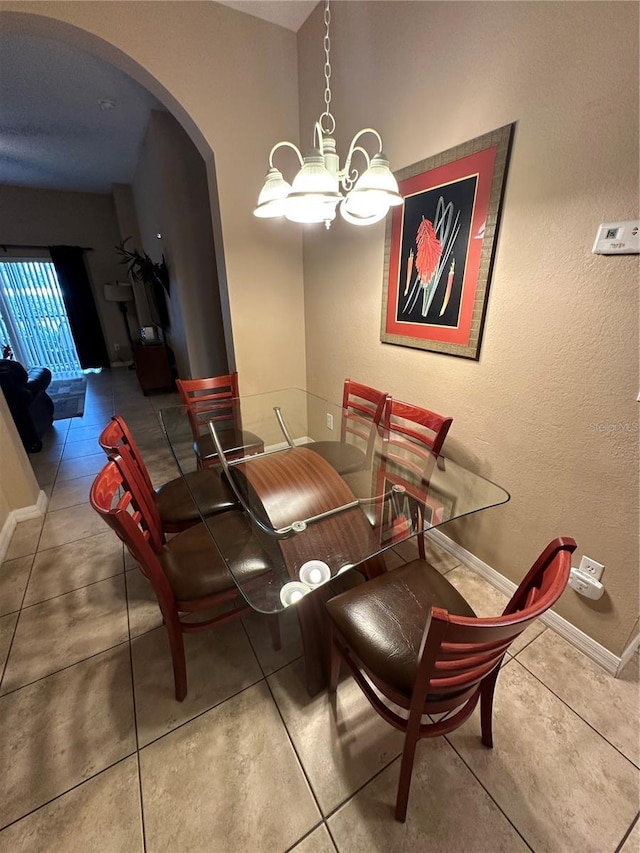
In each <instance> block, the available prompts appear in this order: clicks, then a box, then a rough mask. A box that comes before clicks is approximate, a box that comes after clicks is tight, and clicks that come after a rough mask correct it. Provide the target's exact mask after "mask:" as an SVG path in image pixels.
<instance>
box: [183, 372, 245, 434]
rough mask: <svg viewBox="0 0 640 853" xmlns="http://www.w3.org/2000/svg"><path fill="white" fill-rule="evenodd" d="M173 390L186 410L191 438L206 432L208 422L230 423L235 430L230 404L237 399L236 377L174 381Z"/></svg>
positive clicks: (234, 407)
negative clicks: (175, 390) (223, 421)
mask: <svg viewBox="0 0 640 853" xmlns="http://www.w3.org/2000/svg"><path fill="white" fill-rule="evenodd" d="M176 387H177V389H178V392H179V394H180V397H181V399H182V402H183V403H184V405H185V406H186V409H187V415H188V417H189V423H190V424H191V430H192V432H193V436H194V438H197V437H198V436H199V435H201V434H202V433H203V432H204V431H206V429H207V425H208V423H209V421H211V420H217V421H219V420H225V421H229V423H230V425H231V426H235V427H238V413H237V404H236V405H233V404H232V403H231V402H230V401H231V400H235V399H237V398H238V397H239V396H240V395H239V390H238V374H237V373H227V374H224V375H222V376H210V377H207V378H206V379H177V380H176Z"/></svg>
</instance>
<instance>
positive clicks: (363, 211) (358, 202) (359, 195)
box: [340, 153, 402, 225]
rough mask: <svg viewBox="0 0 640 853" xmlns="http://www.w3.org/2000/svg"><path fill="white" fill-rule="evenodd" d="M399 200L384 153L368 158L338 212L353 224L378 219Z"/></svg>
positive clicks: (394, 180)
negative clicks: (366, 164)
mask: <svg viewBox="0 0 640 853" xmlns="http://www.w3.org/2000/svg"><path fill="white" fill-rule="evenodd" d="M399 204H402V196H401V195H400V193H399V191H398V182H397V181H396V179H395V177H394V176H393V173H392V171H391V169H390V168H389V161H388V160H387V159H386V158H385V156H384V154H382V153H380V154H377V155H376V156H375V157H373V158H372V159H371V165H370V166H369V168H368V169H367V170H366V172H364V173H363V174H362V175H361V176H360V177H359V178H358V180H357V181H356V184H355V186H354V188H353V189H352V190H351V191H350V192H349V193H348V194H347V198H346V199H345V201H344V203H343V205H342V207H341V209H340V212H341V213H342V215H343V217H344V218H345V219H346V220H347V221H348V222H351V223H353V224H355V225H369V224H371V223H373V222H379V221H380V220H381V219H384V217H385V216H386V215H387V212H388V210H389V208H390V207H394V206H396V205H399Z"/></svg>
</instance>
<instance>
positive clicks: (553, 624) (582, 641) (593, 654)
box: [428, 528, 640, 676]
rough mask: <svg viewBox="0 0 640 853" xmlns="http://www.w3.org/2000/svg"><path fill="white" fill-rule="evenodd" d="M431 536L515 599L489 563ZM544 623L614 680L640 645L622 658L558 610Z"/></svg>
mask: <svg viewBox="0 0 640 853" xmlns="http://www.w3.org/2000/svg"><path fill="white" fill-rule="evenodd" d="M428 536H429V538H431V539H433V541H434V542H435V543H436V544H438V545H439V546H440V547H441V548H443V549H444V550H445V551H447V552H448V553H449V554H451V555H452V556H454V557H456V559H458V560H460V562H461V563H464V565H465V566H467V567H468V568H469V569H471V570H472V571H474V572H476V574H478V575H480V576H481V577H482V578H484V579H485V580H486V581H487V582H488V583H490V584H491V586H493V587H495V588H496V589H497V590H499V591H500V592H504V593H505V594H506V595H508V596H512V595H513V593H514V592H515V591H516V589H517V588H518V587H517V584H515V583H514V582H513V581H510V580H509V579H508V578H505V576H504V575H501V574H500V573H499V572H497V571H496V570H495V569H493V568H492V567H491V566H489V565H487V563H485V562H483V561H482V560H480V559H479V558H478V557H476V556H475V554H472V553H471V552H470V551H467V549H466V548H463V547H462V545H458V543H457V542H454V541H453V539H450V538H449V537H448V536H446V535H445V534H444V533H443V532H442V531H441V530H438V529H436V528H434V529H432V530H429V531H428ZM540 619H541V621H542V622H544V624H545V625H548V626H549V628H553V630H554V631H556V633H558V634H560V636H561V637H564V639H565V640H567V641H568V642H569V643H571V645H573V646H575V647H576V648H577V649H579V650H580V651H581V652H583V653H584V654H585V655H586V656H587V657H589V658H591V660H592V661H595V663H597V664H599V665H600V666H601V667H602V668H603V669H605V670H606V671H607V672H609V673H611V675H613V676H617V675H618V674H619V673H620V672H621V671H622V668H623V667H624V665H625V664H626V663H627V662H628V660H629V659H630V658H631V657H632V655H633V653H634V652H635V650H636V649H637V648H638V645H639V644H640V636H638V637H636V638H635V640H632V642H631V643H630V644H629V645H628V646H627V648H626V649H625V650H624V652H623V654H622V657H618V656H617V655H614V654H613V652H610V651H609V649H605V647H604V646H602V645H600V643H598V642H596V640H594V639H593V638H592V637H590V636H589V635H588V634H585V633H584V631H581V630H580V629H579V628H576V626H575V625H572V624H571V622H569V621H567V620H566V619H565V618H564V617H562V616H559V615H558V614H557V613H556V612H555V611H554V610H548V611H547V612H546V613H545V615H544V616H542V617H540Z"/></svg>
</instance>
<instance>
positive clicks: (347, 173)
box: [340, 145, 371, 192]
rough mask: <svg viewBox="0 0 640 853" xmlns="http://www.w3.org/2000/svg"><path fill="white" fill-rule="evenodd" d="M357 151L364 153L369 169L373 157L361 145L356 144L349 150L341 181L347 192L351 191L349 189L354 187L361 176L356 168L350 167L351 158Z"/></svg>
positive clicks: (341, 173)
mask: <svg viewBox="0 0 640 853" xmlns="http://www.w3.org/2000/svg"><path fill="white" fill-rule="evenodd" d="M356 152H358V153H359V154H362V156H363V157H364V159H365V161H366V164H367V166H366V168H367V169H368V168H369V166H370V165H371V158H370V157H369V152H368V151H365V149H364V148H363V147H362V146H361V145H354V146H353V147H352V148H351V149H350V150H349V158H348V160H347V162H346V163H345V164H344V169H343V170H342V171H341V172H340V181H341V183H342V186H343V187H344V188H345V190H346V191H347V192H349V190H350V189H351V188H352V187H353V185H354V184H355V182H356V181H357V180H358V178H359V177H360V173H359V172H358V170H357V169H356V168H353V169H350V167H351V160H352V159H353V156H354V155H355V154H356Z"/></svg>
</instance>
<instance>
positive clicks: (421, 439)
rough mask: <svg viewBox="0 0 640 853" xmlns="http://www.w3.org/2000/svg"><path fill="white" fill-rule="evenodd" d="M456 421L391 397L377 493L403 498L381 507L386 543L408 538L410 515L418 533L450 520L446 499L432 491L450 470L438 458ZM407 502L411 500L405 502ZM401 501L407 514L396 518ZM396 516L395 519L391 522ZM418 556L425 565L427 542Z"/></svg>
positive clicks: (380, 520)
mask: <svg viewBox="0 0 640 853" xmlns="http://www.w3.org/2000/svg"><path fill="white" fill-rule="evenodd" d="M452 421H453V419H452V418H445V417H443V416H442V415H438V414H436V413H435V412H431V411H429V410H428V409H423V408H421V407H420V406H414V405H413V404H411V403H402V402H400V401H399V400H393V399H392V398H391V397H389V398H388V399H387V401H386V404H385V407H384V415H383V425H382V435H383V442H382V450H381V454H380V457H379V458H378V459H377V460H376V462H377V465H376V472H377V492H378V494H388V493H389V489H390V488H391V487H394V486H395V487H396V488H397V487H400V488H401V489H402V493H401V494H400V496H398V497H395V498H394V501H392V502H391V504H389V503H388V502H387V504H386V505H385V504H380V505H379V507H378V518H377V523H378V526H379V527H380V531H381V535H382V536H383V537H384V539H385V541H393V538H394V537H395V536H396V535H397V536H399V537H402V536H403V535H404V534H403V531H404V530H405V529H406V526H407V518H406V516H407V513H408V514H409V515H411V516H412V518H413V522H412V525H411V526H413V527H414V529H417V530H423V529H424V521H425V520H426V521H427V522H428V523H429V524H430V525H432V526H435V525H437V524H440V523H441V522H442V521H445V520H446V516H447V510H446V506H445V504H443V502H442V496H441V495H440V494H439V493H438V491H437V489H435V488H434V487H433V486H432V482H431V481H432V474H433V471H434V468H435V466H436V464H439V465H444V464H445V462H444V460H443V459H439V458H438V456H437V453H438V452H439V451H440V449H441V448H442V443H443V441H444V439H445V437H446V435H447V432H448V431H449V427H450V426H451V423H452ZM405 496H406V497H405ZM399 500H401V502H402V511H401V512H399V513H398V516H397V518H396V517H394V513H395V506H396V503H397V502H398V501H399ZM390 512H391V514H392V516H391V517H389V513H390ZM417 542H418V551H419V556H420V558H421V559H423V560H424V559H425V547H424V538H423V536H422V534H420V535H419V536H418V539H417Z"/></svg>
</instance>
